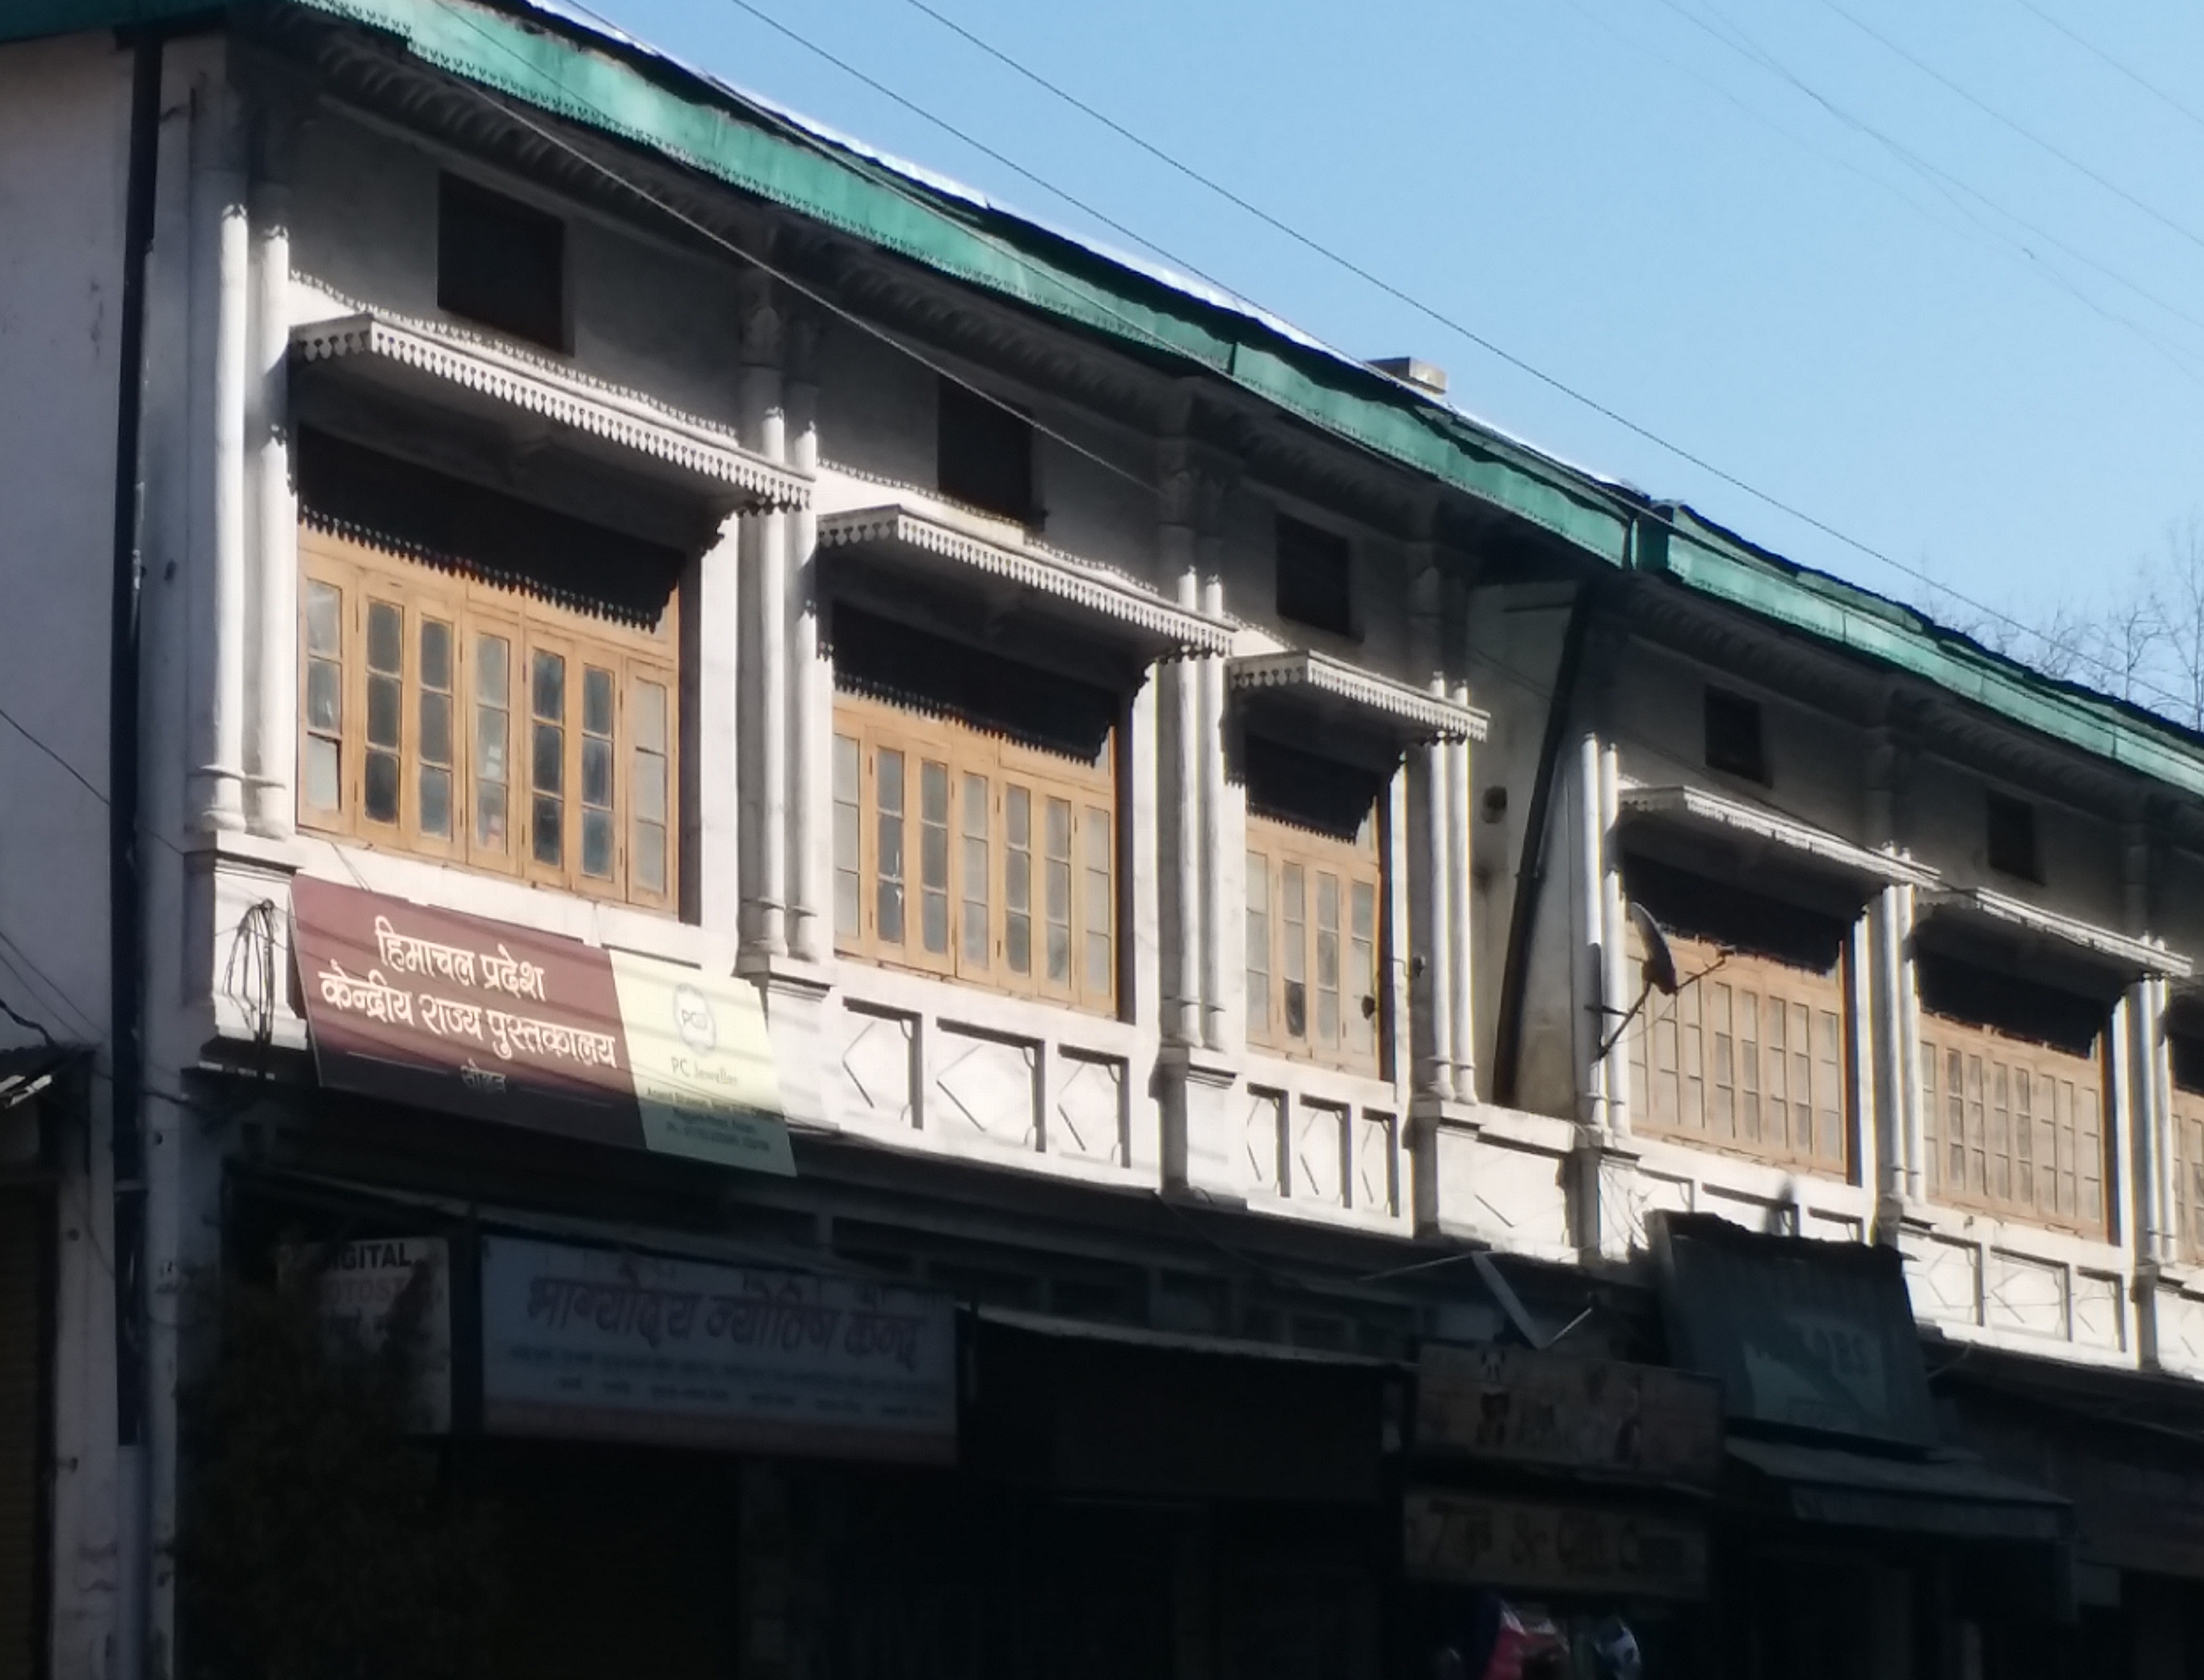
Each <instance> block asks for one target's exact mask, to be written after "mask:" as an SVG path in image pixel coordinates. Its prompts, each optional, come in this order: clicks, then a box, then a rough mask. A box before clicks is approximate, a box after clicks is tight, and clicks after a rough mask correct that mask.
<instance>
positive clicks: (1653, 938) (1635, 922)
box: [1630, 903, 1676, 1002]
mask: <svg viewBox="0 0 2204 1680" xmlns="http://www.w3.org/2000/svg"><path fill="white" fill-rule="evenodd" d="M1630 925H1631V926H1632V927H1633V928H1635V929H1638V943H1640V944H1641V945H1643V946H1644V947H1645V956H1644V961H1642V962H1641V963H1640V964H1639V965H1638V973H1639V974H1640V975H1641V976H1642V977H1643V978H1644V982H1645V987H1646V989H1647V990H1649V991H1655V992H1658V993H1660V994H1661V995H1662V997H1674V996H1675V994H1676V953H1674V951H1672V950H1670V949H1669V948H1668V935H1667V934H1665V933H1663V932H1662V930H1661V924H1660V923H1658V922H1656V921H1655V920H1654V919H1653V912H1652V911H1650V910H1648V909H1646V908H1645V906H1644V905H1642V904H1635V903H1633V904H1632V905H1631V906H1630ZM1640 1001H1641V1002H1642V1001H1643V999H1642V998H1641V999H1640Z"/></svg>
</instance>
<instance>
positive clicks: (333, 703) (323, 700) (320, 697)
mask: <svg viewBox="0 0 2204 1680" xmlns="http://www.w3.org/2000/svg"><path fill="white" fill-rule="evenodd" d="M306 727H308V728H309V729H341V728H342V727H344V676H343V668H342V667H341V666H339V665H338V664H337V662H335V660H330V659H310V660H308V661H307V662H306Z"/></svg>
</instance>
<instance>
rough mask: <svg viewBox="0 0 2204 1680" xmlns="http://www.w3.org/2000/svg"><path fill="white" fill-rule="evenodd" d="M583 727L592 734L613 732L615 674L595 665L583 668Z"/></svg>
mask: <svg viewBox="0 0 2204 1680" xmlns="http://www.w3.org/2000/svg"><path fill="white" fill-rule="evenodd" d="M582 727H583V729H584V732H586V733H589V734H592V735H609V734H611V733H612V732H613V674H612V673H611V672H610V671H605V670H600V669H599V668H597V667H595V665H584V667H583V668H582Z"/></svg>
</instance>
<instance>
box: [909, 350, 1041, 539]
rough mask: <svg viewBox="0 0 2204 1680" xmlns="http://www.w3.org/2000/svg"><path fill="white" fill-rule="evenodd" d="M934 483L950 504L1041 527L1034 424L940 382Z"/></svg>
mask: <svg viewBox="0 0 2204 1680" xmlns="http://www.w3.org/2000/svg"><path fill="white" fill-rule="evenodd" d="M936 425H937V430H936V434H935V448H936V473H937V477H936V479H935V482H936V484H938V485H939V488H940V490H941V493H942V495H944V496H947V497H948V498H949V499H950V500H951V501H952V502H963V503H964V504H965V505H966V506H967V507H969V508H981V509H982V510H983V511H985V512H986V513H999V514H1001V515H1002V516H1003V517H1004V518H1005V519H1016V520H1018V521H1020V522H1021V523H1023V524H1027V525H1036V526H1037V525H1040V514H1039V508H1038V505H1037V503H1036V501H1035V498H1034V429H1033V422H1032V421H1030V420H1028V419H1026V417H1025V416H1024V415H1023V414H1021V413H1018V412H1017V411H1016V409H1014V408H1010V407H1006V406H1005V405H1004V404H1003V403H1001V402H998V401H996V400H995V399H994V398H992V397H990V396H986V395H981V393H980V392H978V391H975V390H972V389H968V388H967V387H965V386H963V385H960V384H958V383H957V382H956V381H955V380H953V379H944V380H942V381H941V382H940V404H939V414H938V416H937V419H936Z"/></svg>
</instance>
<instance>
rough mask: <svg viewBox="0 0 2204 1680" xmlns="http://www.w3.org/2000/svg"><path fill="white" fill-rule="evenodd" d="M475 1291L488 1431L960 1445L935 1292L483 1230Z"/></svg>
mask: <svg viewBox="0 0 2204 1680" xmlns="http://www.w3.org/2000/svg"><path fill="white" fill-rule="evenodd" d="M482 1303H483V1427H484V1428H486V1429H488V1430H489V1431H490V1432H491V1433H493V1434H517V1435H538V1436H549V1437H558V1438H564V1439H577V1438H579V1439H586V1440H621V1441H652V1442H661V1443H664V1444H666V1445H668V1446H706V1447H720V1448H728V1449H738V1450H745V1451H764V1452H797V1453H811V1454H819V1455H824V1456H829V1457H852V1458H887V1459H899V1460H904V1461H907V1462H915V1463H948V1462H950V1461H951V1460H952V1459H953V1458H954V1457H956V1451H957V1383H956V1371H957V1360H956V1351H957V1350H956V1335H957V1321H956V1313H955V1307H954V1304H953V1303H951V1301H950V1300H949V1299H948V1297H945V1296H939V1295H932V1294H927V1293H925V1292H922V1291H916V1290H908V1289H897V1288H892V1287H888V1286H885V1285H874V1284H865V1283H856V1282H850V1281H847V1280H844V1279H837V1278H823V1277H816V1276H813V1275H811V1274H809V1273H801V1272H786V1271H773V1270H765V1269H755V1270H753V1269H749V1268H746V1267H731V1266H713V1265H708V1264H705V1263H703V1262H701V1261H685V1260H666V1259H661V1258H658V1257H656V1256H644V1255H635V1254H624V1253H617V1252H613V1251H609V1250H597V1249H581V1248H573V1247H570V1246H567V1245H566V1244H555V1243H539V1242H531V1241H528V1240H525V1239H523V1238H512V1237H485V1238H483V1240H482Z"/></svg>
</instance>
